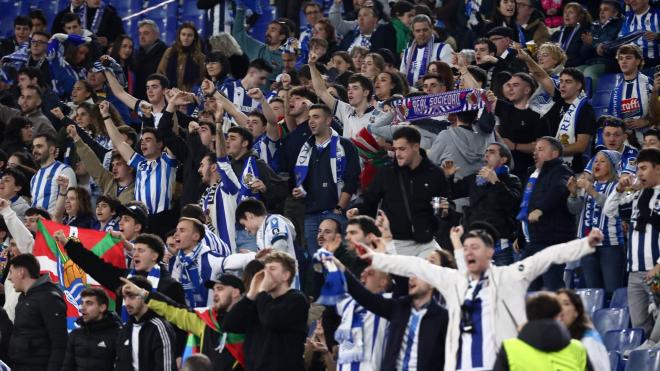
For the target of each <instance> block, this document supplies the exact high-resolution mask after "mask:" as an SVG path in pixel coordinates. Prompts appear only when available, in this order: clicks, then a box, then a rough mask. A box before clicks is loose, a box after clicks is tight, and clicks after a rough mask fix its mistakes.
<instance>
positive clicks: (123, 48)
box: [110, 35, 135, 95]
mask: <svg viewBox="0 0 660 371" xmlns="http://www.w3.org/2000/svg"><path fill="white" fill-rule="evenodd" d="M133 49H134V44H133V39H131V37H130V36H128V35H119V36H118V37H117V38H116V39H115V42H114V43H113V44H112V52H111V53H110V56H111V57H112V58H114V60H115V61H117V63H119V65H120V66H121V69H122V70H124V76H126V82H127V83H128V88H127V89H126V92H128V93H129V94H131V95H133V93H134V91H135V73H134V72H133V63H134V60H133Z"/></svg>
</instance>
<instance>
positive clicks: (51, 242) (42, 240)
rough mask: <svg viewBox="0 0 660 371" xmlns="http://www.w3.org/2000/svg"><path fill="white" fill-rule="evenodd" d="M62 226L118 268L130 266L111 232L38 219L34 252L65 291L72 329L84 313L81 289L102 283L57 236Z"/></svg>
mask: <svg viewBox="0 0 660 371" xmlns="http://www.w3.org/2000/svg"><path fill="white" fill-rule="evenodd" d="M59 230H61V231H62V232H64V235H66V236H68V237H74V238H77V239H78V240H80V242H81V243H82V245H83V246H84V247H85V248H87V249H88V250H90V251H91V252H93V253H94V254H95V255H96V256H99V257H100V258H101V259H103V260H104V261H106V262H108V263H110V264H112V265H114V266H116V267H118V268H121V269H125V268H126V258H125V255H124V247H123V244H122V243H121V241H120V240H119V239H118V238H115V237H113V236H112V235H110V233H106V232H100V231H97V230H93V229H84V228H77V227H70V226H67V225H63V224H58V223H55V222H51V221H48V220H42V219H40V220H39V221H38V232H37V235H36V237H35V241H34V250H33V254H34V256H35V257H36V258H37V260H38V261H39V264H40V266H41V273H42V274H45V273H48V274H49V275H50V278H51V280H52V281H53V282H55V283H56V284H57V285H58V286H59V287H60V289H62V291H63V292H64V301H65V302H66V306H67V311H66V316H67V327H68V328H69V331H71V330H73V329H74V328H75V327H76V326H75V321H76V319H77V318H78V317H79V316H80V311H79V308H80V302H81V297H80V293H81V292H82V291H83V290H84V289H85V288H86V287H88V286H98V287H101V285H100V284H99V283H98V282H96V281H95V280H94V279H93V278H92V277H91V276H90V275H88V274H87V273H85V272H84V271H83V270H82V269H80V267H78V265H76V264H75V263H74V262H73V260H71V259H69V257H68V256H67V254H66V250H64V246H60V245H59V243H58V242H57V240H56V239H55V238H54V237H53V236H54V235H55V232H57V231H59ZM104 290H105V292H106V294H108V297H109V299H110V308H109V309H111V310H114V307H115V301H116V294H115V293H114V292H112V291H110V290H107V289H105V288H104Z"/></svg>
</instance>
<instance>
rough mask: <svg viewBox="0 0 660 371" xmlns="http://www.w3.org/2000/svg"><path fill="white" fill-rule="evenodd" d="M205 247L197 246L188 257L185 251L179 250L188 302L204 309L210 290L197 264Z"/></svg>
mask: <svg viewBox="0 0 660 371" xmlns="http://www.w3.org/2000/svg"><path fill="white" fill-rule="evenodd" d="M202 250H204V249H203V245H202V244H201V243H200V244H197V246H196V247H195V250H194V252H193V254H192V256H186V254H185V253H184V252H183V250H179V255H178V256H177V259H178V260H179V262H181V278H180V282H181V286H183V291H184V293H185V295H186V302H187V303H188V305H189V306H192V307H203V306H205V305H206V300H207V298H208V290H207V289H206V288H205V287H204V282H202V275H201V273H200V267H199V265H198V263H197V260H198V258H199V255H200V254H201V253H202Z"/></svg>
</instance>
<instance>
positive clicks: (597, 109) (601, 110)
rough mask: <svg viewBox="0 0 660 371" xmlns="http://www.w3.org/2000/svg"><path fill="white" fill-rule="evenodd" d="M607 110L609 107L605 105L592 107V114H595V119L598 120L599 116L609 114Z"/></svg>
mask: <svg viewBox="0 0 660 371" xmlns="http://www.w3.org/2000/svg"><path fill="white" fill-rule="evenodd" d="M609 110H610V108H609V107H607V106H601V107H594V114H595V116H596V120H598V118H599V117H600V116H603V115H607V114H609Z"/></svg>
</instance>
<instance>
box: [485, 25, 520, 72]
mask: <svg viewBox="0 0 660 371" xmlns="http://www.w3.org/2000/svg"><path fill="white" fill-rule="evenodd" d="M486 37H487V38H488V39H489V40H490V41H491V42H493V44H495V47H496V48H497V52H496V53H495V57H497V62H495V63H496V64H497V65H498V67H499V69H501V70H503V71H509V72H511V73H516V72H524V71H525V70H526V68H525V65H524V64H523V63H522V62H521V61H520V60H519V59H518V58H516V51H515V50H514V49H512V48H511V46H512V45H513V39H514V36H513V30H512V29H510V28H509V27H506V26H497V27H495V28H493V29H491V30H490V31H488V33H487V34H486Z"/></svg>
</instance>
